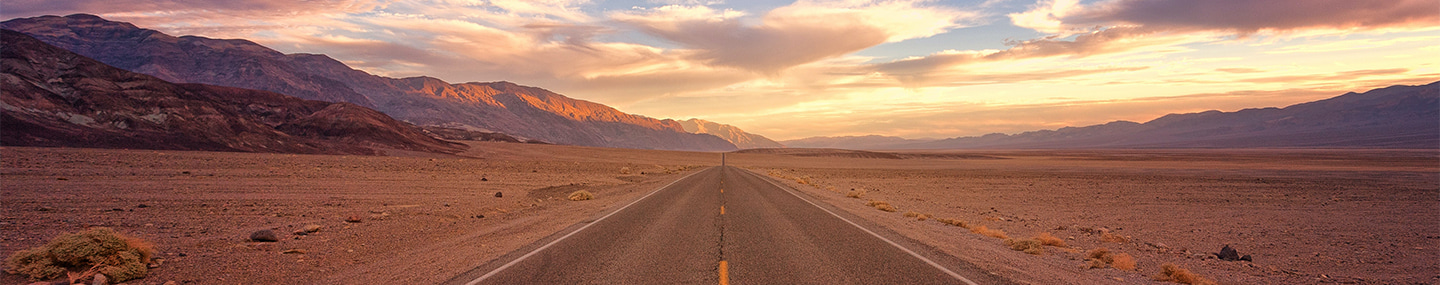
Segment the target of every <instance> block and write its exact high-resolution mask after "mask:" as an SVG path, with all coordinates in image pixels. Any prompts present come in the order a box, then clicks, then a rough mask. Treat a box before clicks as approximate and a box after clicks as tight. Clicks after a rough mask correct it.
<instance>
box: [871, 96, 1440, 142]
mask: <svg viewBox="0 0 1440 285" xmlns="http://www.w3.org/2000/svg"><path fill="white" fill-rule="evenodd" d="M1247 147H1364V148H1415V149H1435V148H1440V81H1437V82H1434V83H1430V84H1426V85H1420V86H1404V85H1397V86H1391V87H1385V88H1380V89H1374V90H1370V91H1367V92H1365V93H1353V92H1352V93H1347V94H1344V95H1340V96H1337V97H1334V98H1330V99H1325V100H1320V101H1315V102H1309V103H1301V104H1295V105H1291V106H1288V107H1285V108H1258V109H1244V110H1240V111H1236V112H1221V111H1213V110H1212V111H1206V112H1200V113H1189V114H1170V115H1165V116H1163V117H1160V118H1157V119H1155V120H1151V121H1149V122H1145V123H1135V122H1126V121H1117V122H1111V123H1108V124H1103V125H1094V126H1087V127H1067V128H1061V129H1057V130H1042V131H1033V132H1025V133H1019V134H1014V135H1005V134H990V135H985V136H980V137H960V138H951V139H944V140H939V141H934V142H927V143H917V144H898V145H889V146H886V148H929V149H950V148H1247Z"/></svg>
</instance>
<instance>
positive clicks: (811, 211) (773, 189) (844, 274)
mask: <svg viewBox="0 0 1440 285" xmlns="http://www.w3.org/2000/svg"><path fill="white" fill-rule="evenodd" d="M809 199H812V198H809V197H808V196H805V195H804V194H799V193H797V192H794V190H791V189H787V188H785V187H782V186H780V184H776V183H774V182H772V181H770V180H768V178H764V177H762V176H760V175H758V174H755V173H753V172H749V171H746V170H743V169H740V168H735V167H728V166H718V167H711V168H708V169H705V170H701V171H699V172H695V173H692V174H690V175H688V176H686V177H684V178H681V179H679V180H676V181H675V182H673V183H670V184H669V185H666V186H664V187H661V188H659V189H657V190H655V191H654V192H652V193H650V194H647V195H646V196H644V197H642V198H639V199H638V200H635V201H634V202H632V203H630V204H627V205H625V206H623V207H622V208H620V209H618V210H616V211H613V212H610V213H608V214H606V215H604V216H601V217H599V218H596V219H594V220H591V221H585V222H582V223H581V224H579V225H577V226H572V227H570V228H567V229H566V230H562V231H561V232H560V233H557V234H555V235H552V236H550V237H548V238H545V239H542V240H540V241H537V242H535V243H534V244H532V245H530V246H527V247H524V248H521V249H520V250H517V251H516V252H513V253H510V254H507V255H505V256H502V257H500V258H499V259H496V260H494V261H492V262H490V263H488V264H486V265H483V266H481V267H479V268H476V269H474V270H471V271H470V272H467V273H465V274H462V275H460V276H457V277H455V278H453V279H451V280H450V281H449V282H447V283H448V284H1003V283H1010V282H1008V281H1005V280H1001V279H998V278H996V277H993V276H990V275H988V274H984V273H981V272H980V271H978V270H975V269H973V268H972V267H970V266H969V265H968V264H966V263H964V262H963V261H960V260H959V259H958V258H955V257H953V256H949V255H946V254H943V253H940V252H938V251H935V250H933V249H931V248H929V247H928V246H925V245H921V244H919V243H917V242H914V241H911V240H909V239H906V238H903V237H901V236H900V235H897V234H894V233H893V232H890V231H888V230H885V229H883V228H882V227H878V226H876V225H874V224H870V223H868V222H865V221H863V220H861V219H859V218H857V217H855V216H853V215H850V214H848V213H845V212H843V211H840V210H838V209H834V208H833V207H831V206H829V205H825V204H823V203H815V202H811V201H810V200H809Z"/></svg>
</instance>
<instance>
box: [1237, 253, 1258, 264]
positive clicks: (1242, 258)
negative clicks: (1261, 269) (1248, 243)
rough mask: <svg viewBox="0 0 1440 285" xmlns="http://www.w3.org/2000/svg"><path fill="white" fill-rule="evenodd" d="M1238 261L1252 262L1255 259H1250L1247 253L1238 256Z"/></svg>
mask: <svg viewBox="0 0 1440 285" xmlns="http://www.w3.org/2000/svg"><path fill="white" fill-rule="evenodd" d="M1240 261H1249V262H1254V261H1255V260H1254V259H1251V258H1250V255H1249V254H1246V255H1245V256H1241V257H1240Z"/></svg>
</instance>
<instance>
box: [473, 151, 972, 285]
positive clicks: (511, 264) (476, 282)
mask: <svg viewBox="0 0 1440 285" xmlns="http://www.w3.org/2000/svg"><path fill="white" fill-rule="evenodd" d="M711 168H714V167H713V166H712V167H711ZM707 170H710V168H706V169H705V170H701V171H696V172H695V173H691V174H688V175H685V177H680V179H677V180H675V181H671V182H670V184H665V186H661V187H660V188H659V189H655V191H650V194H645V196H642V197H640V199H635V201H634V202H630V204H625V206H624V207H620V209H616V210H615V211H614V212H610V213H609V214H606V215H605V216H603V217H600V218H599V219H595V221H592V222H590V223H589V224H585V226H582V227H580V228H579V229H575V231H573V232H570V233H568V234H565V236H562V237H560V238H558V239H555V240H553V241H550V243H547V244H545V245H544V246H540V248H537V249H535V250H534V251H530V253H526V254H525V255H522V256H520V258H516V259H515V260H511V261H510V262H509V263H505V265H501V266H500V268H495V270H491V271H490V273H485V275H481V276H480V278H475V280H472V281H470V282H469V283H465V285H475V284H479V283H480V281H485V279H486V278H490V277H492V276H495V274H497V273H500V271H502V270H505V269H506V268H510V266H514V265H515V264H516V263H520V261H523V260H525V259H526V258H530V256H532V255H535V254H536V253H540V252H541V251H544V250H545V249H546V248H550V246H552V245H555V244H556V243H559V242H560V241H562V240H565V239H566V238H569V237H570V236H572V235H575V233H578V232H580V231H583V230H585V229H586V228H589V227H590V226H593V225H595V224H597V223H600V221H604V220H605V218H609V217H610V216H612V215H615V213H619V212H620V211H624V210H625V208H630V205H635V203H640V201H641V200H645V198H649V197H650V195H655V193H660V191H661V190H665V188H670V186H671V185H675V183H677V182H680V181H684V180H685V179H687V178H690V176H695V174H700V173H701V172H705V171H707ZM971 284H974V283H971Z"/></svg>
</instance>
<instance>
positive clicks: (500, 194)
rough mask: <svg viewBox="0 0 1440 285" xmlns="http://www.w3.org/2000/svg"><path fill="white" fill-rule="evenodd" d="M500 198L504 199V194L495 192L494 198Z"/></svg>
mask: <svg viewBox="0 0 1440 285" xmlns="http://www.w3.org/2000/svg"><path fill="white" fill-rule="evenodd" d="M500 197H505V194H503V193H500V192H495V198H500Z"/></svg>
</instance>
